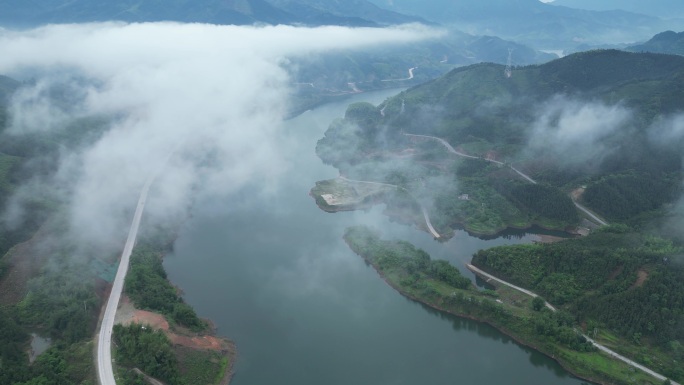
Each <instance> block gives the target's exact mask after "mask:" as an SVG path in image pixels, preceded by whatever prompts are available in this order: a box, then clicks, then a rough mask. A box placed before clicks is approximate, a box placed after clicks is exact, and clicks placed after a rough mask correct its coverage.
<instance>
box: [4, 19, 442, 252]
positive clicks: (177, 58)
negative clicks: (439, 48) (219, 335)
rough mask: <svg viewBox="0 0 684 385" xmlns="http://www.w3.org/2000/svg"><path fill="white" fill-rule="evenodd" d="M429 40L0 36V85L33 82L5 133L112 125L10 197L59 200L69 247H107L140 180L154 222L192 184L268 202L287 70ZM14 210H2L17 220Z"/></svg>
mask: <svg viewBox="0 0 684 385" xmlns="http://www.w3.org/2000/svg"><path fill="white" fill-rule="evenodd" d="M441 34H442V33H441V31H437V30H434V29H430V28H427V27H424V26H419V25H409V26H399V27H394V28H386V29H377V28H374V29H366V28H343V27H320V28H315V29H311V28H298V27H292V26H264V27H238V26H217V25H206V24H178V23H142V24H122V23H96V24H78V25H76V24H74V25H51V26H46V27H42V28H38V29H34V30H28V31H20V32H18V31H8V30H3V31H0V52H3V54H2V55H1V56H0V73H2V74H6V75H8V76H11V77H15V78H17V79H20V80H27V79H31V80H32V81H31V83H32V84H33V85H32V86H28V87H26V88H24V89H22V90H20V92H18V93H17V95H16V96H15V97H14V99H13V104H12V116H13V122H12V124H11V127H10V131H11V132H12V133H13V134H15V135H23V134H26V133H32V132H45V131H59V130H63V129H64V127H65V126H66V125H67V124H68V123H69V121H70V120H72V119H73V118H74V117H87V116H104V117H107V118H108V119H110V121H111V123H110V126H109V127H108V129H107V130H106V131H105V132H104V134H103V135H102V136H101V137H100V138H99V139H98V140H96V141H95V142H94V143H92V144H90V145H89V146H87V147H85V148H80V149H78V150H77V151H68V152H67V151H65V152H64V153H63V154H61V157H60V160H59V171H58V173H57V175H56V176H55V177H54V178H51V179H50V180H37V181H32V183H30V184H28V185H27V186H25V187H24V188H23V189H20V190H19V191H18V193H17V196H21V195H26V193H27V192H28V191H27V190H30V189H33V190H36V189H45V188H49V189H51V190H54V191H58V192H60V193H61V194H62V197H61V199H63V200H64V201H65V202H67V205H68V207H69V210H68V222H69V227H70V231H71V233H72V234H73V236H74V238H75V240H76V241H77V242H80V243H90V244H93V245H96V246H97V247H103V246H105V245H110V246H111V247H112V249H116V248H117V247H120V245H121V240H122V239H123V238H125V233H126V231H127V229H128V226H129V224H130V218H131V210H132V208H133V207H134V205H135V203H136V201H137V196H138V194H139V192H140V190H141V187H142V185H143V184H144V182H145V181H146V180H147V179H148V178H151V177H155V178H156V180H155V184H154V188H153V196H151V198H150V199H149V201H148V206H147V207H146V211H147V213H148V215H150V216H151V217H152V218H154V219H156V220H158V221H162V222H163V221H166V220H169V219H170V218H173V217H174V216H177V215H182V213H184V212H185V210H186V209H187V208H188V207H189V205H191V204H192V201H193V199H194V193H195V191H196V189H197V187H198V186H199V185H201V186H202V189H203V190H205V191H210V192H214V193H220V194H227V195H229V194H237V193H239V191H240V190H241V189H242V188H244V187H245V186H247V185H250V184H258V185H260V186H263V188H262V190H263V193H264V194H275V193H276V192H277V180H278V179H279V178H280V177H281V176H282V175H284V174H285V173H286V171H287V169H288V164H287V161H286V160H285V159H286V157H284V156H283V154H281V153H280V152H279V151H280V149H279V146H278V141H277V140H278V139H277V136H278V135H277V134H278V129H279V127H280V123H281V121H282V119H283V117H284V116H285V113H286V112H287V109H288V101H289V98H290V96H291V95H290V92H291V85H292V81H291V74H290V73H287V72H286V70H284V67H285V65H286V64H287V63H288V61H289V59H291V58H294V57H300V56H304V55H309V54H313V53H320V52H332V51H336V50H353V49H361V48H369V47H373V46H379V45H388V44H410V43H412V42H416V41H419V40H423V39H430V38H435V37H439V36H441ZM55 84H60V85H65V84H66V85H68V87H69V89H70V90H71V94H72V95H75V96H74V100H70V102H69V105H68V106H64V105H59V104H56V103H54V102H53V101H51V100H50V99H49V98H48V97H47V95H49V92H46V90H49V89H50V88H51V87H52V86H54V85H55ZM17 202H18V200H17ZM16 206H17V207H16V208H15V209H14V210H9V211H10V212H13V213H15V214H14V215H15V216H20V215H19V214H17V213H21V207H20V204H18V203H17V205H16Z"/></svg>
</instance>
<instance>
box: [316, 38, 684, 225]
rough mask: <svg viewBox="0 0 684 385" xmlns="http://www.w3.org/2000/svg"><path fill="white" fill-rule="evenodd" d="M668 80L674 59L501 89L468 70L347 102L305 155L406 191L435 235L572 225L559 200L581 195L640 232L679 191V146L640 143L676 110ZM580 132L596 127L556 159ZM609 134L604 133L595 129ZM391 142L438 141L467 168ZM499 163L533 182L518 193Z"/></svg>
mask: <svg viewBox="0 0 684 385" xmlns="http://www.w3.org/2000/svg"><path fill="white" fill-rule="evenodd" d="M681 79H684V58H682V57H675V56H668V55H658V54H648V53H641V54H635V53H627V52H622V51H615V50H602V51H590V52H584V53H578V54H574V55H570V56H568V57H565V58H563V59H560V60H555V61H553V62H549V63H546V64H543V65H537V66H527V67H519V68H515V70H514V73H513V76H512V77H510V78H507V77H506V76H505V75H504V67H503V66H500V65H496V64H476V65H472V66H469V67H462V68H457V69H455V70H453V71H451V72H450V73H448V74H447V75H445V76H443V77H441V78H439V79H436V80H434V81H430V82H427V83H425V84H422V85H419V86H416V87H414V88H411V89H409V90H407V91H404V92H402V93H400V94H399V95H397V96H395V97H393V98H391V99H388V100H387V101H385V102H384V103H383V104H382V105H380V106H378V107H373V106H371V105H369V104H367V103H357V104H354V105H351V106H350V107H349V110H348V111H347V114H345V118H344V119H340V120H337V121H335V122H333V123H332V124H331V126H330V128H329V130H328V131H327V132H326V134H325V137H324V138H322V139H321V140H320V141H319V143H318V145H317V148H316V150H317V154H318V155H319V156H320V157H321V159H323V161H324V162H326V163H328V164H331V165H333V166H335V167H337V168H338V169H340V172H342V173H343V174H345V175H353V176H354V178H355V179H361V180H372V181H390V180H392V182H390V183H396V184H399V185H400V186H402V187H404V188H406V189H407V190H408V192H409V193H410V194H411V195H412V196H414V197H416V198H417V199H418V200H419V201H421V202H422V203H423V204H424V205H425V206H427V207H431V208H432V210H431V211H430V216H431V218H432V220H433V224H434V225H435V227H436V228H437V229H438V231H439V232H440V233H442V234H449V232H450V230H451V229H456V228H465V229H466V230H468V231H470V232H473V233H478V234H494V233H497V232H499V231H501V230H504V229H505V228H507V227H511V228H526V227H530V226H532V225H539V226H541V227H544V228H549V229H555V230H567V229H571V228H575V227H576V226H577V225H578V224H579V223H580V215H579V214H578V211H577V209H576V208H575V207H574V204H573V202H572V201H571V199H570V198H569V197H568V195H569V193H570V191H574V190H576V189H578V188H579V187H581V186H586V192H585V194H584V196H583V197H576V199H580V200H581V201H582V203H583V204H585V205H586V206H588V207H589V208H590V209H592V210H593V211H595V212H596V213H598V214H599V215H601V216H605V217H606V218H607V219H608V220H610V221H611V222H622V223H629V224H630V225H635V226H642V225H646V224H647V222H648V221H650V220H652V219H653V218H654V217H657V216H658V215H662V210H663V208H664V207H667V205H668V204H670V203H672V202H673V201H674V200H675V199H676V198H677V197H678V196H679V194H680V193H681V183H682V180H683V179H684V178H683V173H682V171H683V169H682V162H681V154H680V149H681V146H678V145H673V144H663V143H658V142H657V141H654V140H653V137H654V134H653V130H657V129H658V125H659V124H661V123H662V117H666V116H668V115H671V114H676V113H677V112H678V111H680V110H681V106H680V104H678V103H677V101H678V100H682V99H684V87H681V84H682V83H681ZM381 111H382V112H381ZM585 115H586V117H585ZM593 115H595V117H594V116H593ZM612 115H619V116H623V115H624V118H620V117H618V118H613V117H611V116H612ZM604 116H608V117H605V118H604ZM573 119H584V120H583V122H574V121H573ZM602 119H606V122H605V124H604V123H602V122H603V121H602ZM590 122H592V124H597V125H598V126H600V127H596V128H592V129H591V131H592V132H591V133H589V132H588V133H586V134H585V135H596V138H595V139H594V140H592V141H591V143H588V144H585V145H580V144H577V145H575V146H574V147H573V148H572V150H568V149H564V148H563V145H565V144H564V143H565V142H566V141H567V140H566V138H562V137H555V136H554V135H560V134H559V133H560V132H564V131H563V130H566V129H567V127H569V126H568V125H581V126H583V125H585V124H587V123H590ZM597 122H598V123H597ZM615 122H617V123H615ZM599 123H600V124H599ZM612 124H616V125H617V126H616V128H614V129H605V128H604V126H610V125H612ZM573 127H574V126H573ZM604 129H605V130H606V132H605V133H603V132H602V130H604ZM573 130H574V129H573ZM594 131H597V132H594ZM403 133H412V134H423V135H429V136H435V137H439V138H443V139H444V140H446V141H447V142H448V143H450V144H451V145H452V146H453V147H454V148H457V149H458V150H459V151H461V152H463V153H467V154H469V155H472V156H478V157H480V159H472V158H463V157H459V156H457V155H454V154H449V153H448V152H447V151H446V150H445V149H444V147H443V146H442V145H441V144H440V143H439V142H437V141H436V140H431V139H424V138H422V139H421V138H417V137H407V136H405V135H402V134H403ZM546 135H550V136H549V137H546ZM563 135H565V134H563ZM535 140H536V141H537V142H538V144H534V143H537V142H535ZM572 140H575V139H572ZM530 143H532V144H530ZM539 143H542V144H539ZM585 147H592V149H593V150H592V149H588V148H585ZM485 158H486V159H497V160H498V161H500V162H504V164H496V163H494V162H488V161H486V160H485ZM511 163H514V164H515V165H516V168H518V169H521V170H523V171H524V172H525V173H526V174H529V175H531V176H532V177H533V178H534V179H535V180H537V181H538V182H539V183H538V184H536V185H534V184H530V183H528V181H526V180H524V179H523V178H521V177H520V176H519V175H517V174H516V173H514V172H513V170H511V168H510V167H509V166H510V164H511ZM397 176H399V177H397ZM435 180H439V183H436V182H435ZM394 181H398V182H394ZM416 218H417V221H418V222H419V221H420V220H421V219H420V216H416Z"/></svg>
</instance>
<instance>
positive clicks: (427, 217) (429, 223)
mask: <svg viewBox="0 0 684 385" xmlns="http://www.w3.org/2000/svg"><path fill="white" fill-rule="evenodd" d="M339 178H340V179H342V180H346V181H347V182H354V183H367V184H374V185H378V186H387V187H392V188H395V189H401V190H404V191H406V193H408V194H409V195H411V193H410V192H409V191H408V190H407V189H405V188H404V187H401V186H397V185H395V184H389V183H382V182H371V181H367V180H355V179H349V178H347V177H344V176H342V175H340V177H339ZM411 197H412V198H413V199H414V200H415V201H416V202H417V203H418V205H419V206H420V210H421V211H422V212H423V218H425V225H427V228H428V230H429V231H430V234H432V236H433V237H435V238H441V237H442V236H441V235H439V233H438V232H437V230H435V228H434V227H433V226H432V221H430V215H428V212H427V210H426V209H425V207H423V205H421V204H420V202H419V201H418V199H416V197H414V196H413V195H411Z"/></svg>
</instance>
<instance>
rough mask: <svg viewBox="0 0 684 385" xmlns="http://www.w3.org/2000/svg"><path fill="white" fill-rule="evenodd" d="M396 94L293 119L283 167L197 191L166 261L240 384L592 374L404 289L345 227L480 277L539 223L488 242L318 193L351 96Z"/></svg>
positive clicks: (471, 383) (287, 125)
mask: <svg viewBox="0 0 684 385" xmlns="http://www.w3.org/2000/svg"><path fill="white" fill-rule="evenodd" d="M397 92H398V91H396V90H394V91H383V92H376V93H368V94H359V95H355V96H353V97H351V98H350V99H347V100H345V101H342V102H337V103H332V104H327V105H324V106H321V107H318V108H316V109H314V110H312V111H307V112H305V113H304V114H302V115H300V116H298V117H296V118H294V119H292V120H289V121H287V122H284V123H283V127H282V129H281V130H280V135H282V138H279V142H280V143H281V146H282V147H281V149H280V150H281V151H282V153H283V154H284V158H285V162H286V163H287V175H284V176H283V177H281V178H279V180H277V181H263V184H266V185H268V188H263V187H262V186H259V183H255V184H254V186H252V187H250V188H248V189H245V190H244V191H241V192H240V193H239V194H233V195H231V196H229V197H220V196H212V197H208V198H203V199H198V201H197V202H196V203H195V208H194V209H193V213H192V217H191V218H190V219H189V220H188V221H187V222H186V223H185V225H184V226H183V228H182V229H181V231H180V233H179V235H178V238H177V240H176V242H175V244H174V251H173V253H171V254H170V255H168V256H167V257H166V259H165V262H164V263H165V267H166V269H167V272H168V274H169V278H170V279H171V281H172V282H173V283H174V284H175V285H178V286H179V287H180V288H181V289H182V290H183V291H184V296H185V299H186V301H187V302H188V303H189V304H190V305H192V306H193V307H194V308H195V309H196V310H197V313H198V314H199V315H200V316H201V317H203V318H209V319H211V320H212V321H213V322H214V324H215V325H216V327H217V328H218V333H219V334H220V335H222V336H226V337H228V338H230V339H232V340H233V341H235V343H236V344H237V348H238V359H237V363H236V365H235V376H234V378H233V382H232V384H235V385H276V384H277V385H281V384H286V385H290V384H291V385H350V384H357V385H366V384H367V385H402V384H406V385H416V384H426V385H428V384H434V385H447V384H453V385H455V384H458V385H494V384H508V385H514V384H519V385H536V384H538V385H548V384H554V385H565V384H568V385H569V384H574V385H580V384H583V383H584V382H583V381H581V380H578V379H576V378H574V377H572V376H571V375H569V374H568V373H567V372H566V371H565V370H563V369H562V368H561V367H560V366H559V365H558V364H556V363H555V362H554V361H553V360H551V359H549V358H547V357H545V356H544V355H542V354H540V353H537V352H535V351H533V350H531V349H528V348H525V347H523V346H521V345H519V344H517V343H515V342H514V341H512V340H511V339H510V338H508V337H507V336H505V335H503V334H502V333H499V332H498V331H496V330H495V329H493V328H491V327H489V326H487V325H484V324H481V323H478V322H474V321H469V320H463V319H459V318H456V317H452V316H448V315H444V314H441V313H439V312H436V311H433V310H431V309H429V308H426V307H424V306H422V305H421V304H418V303H416V302H413V301H411V300H408V299H406V298H404V297H403V296H401V295H400V294H399V293H398V292H396V291H395V290H394V289H392V288H390V287H389V286H388V285H387V284H385V283H384V281H383V280H382V279H381V278H380V277H379V276H378V274H377V273H376V272H375V270H373V269H372V268H371V267H369V266H366V265H365V263H364V261H363V260H362V258H361V257H359V256H357V255H356V254H354V253H353V252H351V251H350V250H349V248H348V247H347V246H346V244H345V243H344V241H343V240H342V234H343V232H344V229H345V227H347V226H350V225H355V224H367V225H370V226H373V227H375V228H377V229H378V230H380V231H381V232H382V233H383V234H384V237H385V238H400V239H404V240H407V241H410V242H412V243H413V244H415V245H416V246H418V247H421V248H423V249H425V250H426V251H428V252H429V253H430V254H431V256H432V257H433V258H441V259H447V260H449V261H450V262H451V263H453V264H454V265H456V266H457V267H458V268H459V269H461V271H463V272H464V274H465V275H466V276H468V277H471V278H473V279H474V277H473V275H472V273H470V272H469V271H467V270H466V269H465V266H464V263H467V262H469V261H470V258H471V256H472V254H473V253H474V252H475V251H477V250H479V249H482V248H488V247H492V246H496V245H502V244H512V243H520V242H531V241H533V240H535V239H536V236H535V235H524V236H521V237H520V236H517V237H507V238H506V237H504V238H497V239H494V240H481V239H478V238H475V237H471V236H469V235H468V234H467V233H465V232H458V233H457V234H456V235H455V236H454V237H453V238H452V239H450V240H449V241H448V242H445V243H439V242H436V241H435V240H433V239H432V237H431V236H430V235H429V234H427V233H425V232H422V231H420V230H417V229H416V228H414V227H412V226H407V225H402V224H398V223H393V222H391V221H390V220H389V219H388V218H387V217H386V216H384V215H383V214H382V210H383V207H381V206H378V207H375V208H374V209H372V210H369V211H367V212H363V211H360V212H344V213H335V214H330V213H325V212H323V211H321V210H319V209H318V207H317V206H316V204H315V202H314V200H313V198H311V197H309V196H308V192H309V190H310V188H311V187H313V185H314V183H315V182H316V181H317V180H321V179H329V178H334V177H336V176H337V175H338V174H337V171H336V170H335V169H334V168H332V167H329V166H326V165H324V164H323V163H322V162H321V161H320V160H319V159H318V157H317V156H316V154H315V151H314V149H315V145H316V141H317V140H318V139H319V138H321V137H322V136H323V133H324V132H325V130H326V128H327V127H328V124H329V123H330V122H331V121H332V120H333V119H335V118H339V117H342V116H343V115H344V111H345V109H346V106H347V105H348V104H349V103H351V102H354V101H369V102H371V103H374V104H378V103H380V102H382V101H383V100H384V99H386V98H387V97H389V96H391V95H393V94H395V93H397ZM255 179H257V180H258V178H255Z"/></svg>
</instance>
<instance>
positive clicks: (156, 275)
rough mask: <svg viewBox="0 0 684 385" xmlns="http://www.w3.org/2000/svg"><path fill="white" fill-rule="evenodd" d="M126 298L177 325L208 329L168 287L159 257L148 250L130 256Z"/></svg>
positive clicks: (173, 288) (146, 248)
mask: <svg viewBox="0 0 684 385" xmlns="http://www.w3.org/2000/svg"><path fill="white" fill-rule="evenodd" d="M125 290H126V294H127V295H128V296H130V298H131V299H132V300H133V302H134V303H135V304H136V305H137V306H138V307H140V308H142V309H148V310H152V311H157V312H160V313H162V314H164V315H165V316H167V317H168V318H169V319H171V320H173V321H174V322H176V323H177V324H178V325H181V326H184V327H187V328H189V329H190V330H192V331H195V332H199V331H203V330H205V329H206V328H207V324H206V322H204V321H202V320H201V319H199V318H198V317H197V314H196V313H195V311H194V310H193V308H192V307H190V306H189V305H188V304H186V303H185V302H183V298H182V297H181V296H180V295H179V294H178V290H177V289H176V288H175V287H173V285H171V283H169V281H168V280H167V277H166V271H164V266H162V254H161V252H159V251H158V250H155V249H154V248H152V247H149V246H137V247H136V248H135V249H134V250H133V254H132V255H131V263H130V270H129V272H128V275H127V276H126V284H125Z"/></svg>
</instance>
